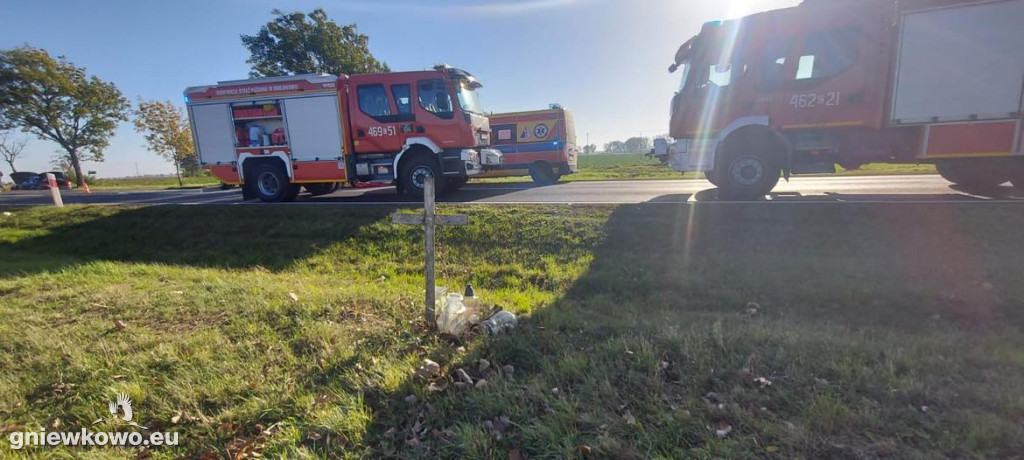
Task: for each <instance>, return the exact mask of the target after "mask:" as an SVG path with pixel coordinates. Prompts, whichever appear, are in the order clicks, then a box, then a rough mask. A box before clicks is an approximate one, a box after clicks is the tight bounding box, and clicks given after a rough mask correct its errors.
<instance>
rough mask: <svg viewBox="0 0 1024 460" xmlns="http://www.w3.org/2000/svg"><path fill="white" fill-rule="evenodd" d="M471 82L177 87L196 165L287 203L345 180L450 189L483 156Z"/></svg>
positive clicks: (426, 79)
mask: <svg viewBox="0 0 1024 460" xmlns="http://www.w3.org/2000/svg"><path fill="white" fill-rule="evenodd" d="M480 86H481V85H480V83H479V82H478V81H477V80H476V78H474V77H473V76H472V75H470V74H469V73H468V72H465V71H463V70H459V69H455V68H451V67H447V66H438V67H436V68H435V69H434V70H429V71H420V72H395V73H385V74H363V75H352V76H348V75H341V76H340V77H338V76H328V75H296V76H285V77H270V78H258V79H250V80H238V81H225V82H220V83H218V84H216V85H211V86H198V87H192V88H188V89H186V90H185V101H186V104H187V106H188V113H189V118H190V120H191V125H192V133H193V136H194V138H195V139H194V140H195V145H196V147H197V149H198V152H199V159H200V162H201V164H202V165H203V166H204V167H206V168H207V169H209V170H210V172H211V174H213V175H214V176H216V177H217V178H219V179H220V180H221V181H223V182H224V183H226V184H237V185H242V186H243V189H242V190H243V196H245V197H246V198H247V199H249V198H259V199H260V200H263V201H267V202H276V201H289V200H292V199H294V198H295V196H296V194H298V192H299V189H300V187H304V188H305V189H306V190H307V191H308V192H310V193H311V194H313V195H320V194H326V193H330V192H332V191H334V190H335V189H336V188H337V187H338V186H339V185H340V184H342V183H345V182H348V183H352V184H356V183H364V184H365V183H370V184H390V183H394V184H396V185H397V186H398V189H399V191H400V192H402V193H405V194H408V195H412V196H422V194H423V184H424V178H425V177H427V176H428V175H432V176H434V177H435V178H437V183H436V186H437V189H438V192H441V191H443V190H444V189H445V187H446V186H448V187H449V188H457V187H458V186H460V185H461V184H464V183H465V181H466V179H467V178H468V177H469V176H471V175H474V174H478V173H481V172H483V166H484V162H486V163H487V164H489V165H492V166H496V165H499V164H500V160H501V153H500V152H498V151H496V150H493V149H489V148H487V146H488V145H489V144H490V127H489V125H488V121H487V117H486V116H485V115H483V113H482V111H481V110H480V108H479V105H478V100H477V94H476V89H477V88H479V87H480Z"/></svg>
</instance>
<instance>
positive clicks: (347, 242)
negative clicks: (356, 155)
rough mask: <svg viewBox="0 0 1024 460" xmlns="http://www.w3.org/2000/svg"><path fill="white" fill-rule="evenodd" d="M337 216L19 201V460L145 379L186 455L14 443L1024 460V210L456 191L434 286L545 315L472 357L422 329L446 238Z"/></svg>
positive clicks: (0, 312) (8, 314) (6, 379)
mask: <svg viewBox="0 0 1024 460" xmlns="http://www.w3.org/2000/svg"><path fill="white" fill-rule="evenodd" d="M325 209H326V208H322V207H317V206H302V205H296V206H222V207H218V206H192V207H190V206H180V207H151V208H136V207H127V206H126V207H102V206H91V207H81V206H69V207H67V208H63V209H56V208H53V207H38V208H8V209H0V211H7V212H9V213H10V214H9V215H8V214H3V213H0V369H2V370H3V372H0V457H4V458H7V457H12V456H16V455H17V454H14V453H12V452H11V451H10V448H9V445H8V442H7V440H8V433H9V432H16V431H18V432H20V431H25V430H39V429H40V428H41V427H46V428H47V429H48V430H49V429H51V427H55V426H59V427H60V430H61V431H65V430H66V431H77V430H80V429H81V428H83V427H88V426H91V424H92V422H93V421H95V420H97V419H98V418H101V417H109V414H108V412H107V410H108V409H107V403H108V401H110V400H112V399H113V397H114V395H116V394H117V393H120V392H125V393H128V394H129V395H130V396H131V399H132V401H133V402H134V404H133V408H134V409H135V414H136V415H135V417H136V418H135V419H134V420H133V421H136V422H138V423H140V424H142V425H144V426H147V427H149V428H150V429H151V430H159V431H173V432H177V433H179V434H180V445H179V446H178V447H166V446H164V447H161V448H155V449H145V450H142V451H138V450H129V449H122V448H99V447H93V448H63V447H45V448H42V447H35V448H27V449H25V450H22V451H20V452H19V453H20V454H21V455H24V456H26V457H28V458H151V459H154V460H155V459H174V458H201V457H202V458H243V457H242V456H241V455H236V454H237V453H238V452H239V451H240V450H243V449H244V450H246V451H247V452H248V453H250V454H253V453H259V454H261V455H262V457H264V458H381V457H390V458H497V459H507V458H524V459H526V458H566V459H569V458H584V457H588V458H623V459H632V458H841V459H854V458H900V459H902V458H928V459H931V458H1014V457H1017V456H1019V455H1020V453H1021V452H1024V397H1022V395H1024V333H1022V329H1024V307H1022V306H1024V283H1021V282H1020V278H1021V274H1022V273H1024V259H1022V258H1021V257H1019V251H1017V250H1014V249H1013V248H1019V247H1020V231H1019V229H1020V228H1021V227H1022V226H1024V214H1022V213H1021V212H1020V207H1019V206H1018V205H1016V204H1012V203H1010V204H1007V203H991V204H985V203H980V204H972V205H963V204H943V203H937V204H898V203H896V204H890V205H857V204H846V205H844V204H832V205H829V204H823V205H815V206H788V205H775V206H773V205H763V204H734V205H726V206H722V205H696V206H692V205H685V204H641V205H623V206H568V205H566V206H489V207H480V206H449V205H442V206H440V211H441V212H443V213H455V212H458V213H464V214H468V215H469V217H470V224H469V225H467V226H464V227H442V228H440V229H439V230H438V235H437V244H438V246H437V247H438V257H439V261H438V266H437V273H438V280H439V284H442V285H446V286H451V287H460V286H462V285H463V283H467V282H471V283H473V285H474V287H475V288H476V292H477V293H478V294H479V295H480V296H481V297H482V298H483V299H484V301H485V302H487V303H496V304H499V305H502V306H504V307H505V308H507V309H509V310H511V311H513V312H516V313H517V314H519V318H520V320H521V323H520V326H519V328H518V329H517V330H516V331H515V332H514V333H513V334H511V335H503V336H499V337H494V338H486V337H477V338H474V339H470V340H468V341H466V342H464V343H462V344H450V343H449V342H447V341H445V340H442V339H439V338H437V337H436V336H433V335H431V334H427V333H425V332H424V331H423V328H422V320H421V319H420V318H421V315H422V300H421V299H422V297H421V295H422V294H421V293H422V287H423V286H422V262H421V259H420V257H421V255H422V250H423V249H422V248H423V243H422V241H423V234H422V230H420V229H418V228H416V227H414V226H396V225H392V224H391V223H390V219H389V218H388V215H389V214H390V213H391V212H393V211H394V208H392V207H379V208H378V207H373V206H367V207H358V208H356V207H349V208H345V207H342V208H331V210H330V211H329V212H328V211H325ZM254 229H256V230H258V231H254ZM239 235H243V236H242V237H239ZM115 321H121V322H122V323H123V326H122V327H118V326H116V325H115ZM424 358H430V359H432V360H434V361H436V362H438V363H439V364H440V366H441V371H442V375H443V376H444V377H442V378H441V379H440V380H438V381H437V382H435V383H436V384H437V385H436V386H435V387H434V389H435V390H439V391H432V390H431V389H430V387H429V386H428V383H427V382H426V381H425V380H423V379H421V378H419V377H416V376H415V375H414V374H413V371H414V370H415V369H416V368H417V366H419V365H420V364H421V363H422V361H423V359H424ZM481 358H483V359H486V360H488V361H489V363H490V366H489V367H487V368H486V369H483V370H481V365H480V363H479V362H478V361H477V360H478V359H481ZM505 365H509V366H512V367H511V368H509V369H510V370H511V372H509V370H506V369H503V368H502V366H505ZM458 369H463V370H465V371H466V372H467V373H468V374H469V375H470V376H471V377H472V378H474V379H481V378H483V379H485V380H486V383H484V384H478V385H479V388H475V389H460V388H457V387H456V386H455V385H454V383H453V380H452V379H454V377H452V376H453V375H454V374H455V371H456V370H458ZM113 426H116V425H113V424H111V423H110V422H106V423H104V424H100V425H96V426H95V427H93V429H98V430H108V429H110V430H112V429H114V428H112V427H113ZM584 453H586V454H584Z"/></svg>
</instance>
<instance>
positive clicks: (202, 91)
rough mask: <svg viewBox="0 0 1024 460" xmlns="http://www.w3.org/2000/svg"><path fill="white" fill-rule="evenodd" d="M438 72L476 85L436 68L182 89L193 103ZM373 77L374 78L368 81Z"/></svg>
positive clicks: (289, 77)
mask: <svg viewBox="0 0 1024 460" xmlns="http://www.w3.org/2000/svg"><path fill="white" fill-rule="evenodd" d="M441 70H447V71H448V72H450V73H451V74H452V75H455V76H458V77H460V78H466V79H468V80H470V81H472V82H474V84H476V85H479V82H477V81H476V78H475V77H473V75H472V74H470V73H469V72H466V71H464V70H461V69H456V68H453V67H444V68H443V69H442V68H435V69H434V70H417V71H408V72H389V73H380V74H357V75H353V76H349V75H340V76H334V75H328V74H302V75H283V76H279V77H262V78H247V79H243V80H225V81H219V82H217V84H215V85H203V86H191V87H188V88H185V102H192V101H198V100H204V99H230V98H249V97H259V96H263V95H275V96H280V95H286V94H294V93H305V92H310V91H337V88H338V81H341V80H348V79H349V78H353V77H355V78H358V79H360V80H362V79H365V78H373V77H377V78H380V79H382V80H386V79H388V78H389V77H390V78H394V77H399V78H401V77H409V76H416V75H417V74H422V75H423V76H433V75H437V73H438V72H440V71H441ZM369 76H373V77H369Z"/></svg>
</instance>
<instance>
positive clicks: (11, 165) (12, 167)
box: [7, 160, 18, 172]
mask: <svg viewBox="0 0 1024 460" xmlns="http://www.w3.org/2000/svg"><path fill="white" fill-rule="evenodd" d="M7 165H8V166H10V167H11V172H18V168H15V167H14V160H7Z"/></svg>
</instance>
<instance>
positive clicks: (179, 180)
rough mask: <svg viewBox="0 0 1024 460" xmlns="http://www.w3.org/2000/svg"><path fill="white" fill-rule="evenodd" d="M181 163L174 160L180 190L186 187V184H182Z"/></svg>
mask: <svg viewBox="0 0 1024 460" xmlns="http://www.w3.org/2000/svg"><path fill="white" fill-rule="evenodd" d="M180 164H181V162H179V161H178V160H174V175H176V176H178V188H181V187H184V186H185V184H182V183H181V166H179V165H180Z"/></svg>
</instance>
